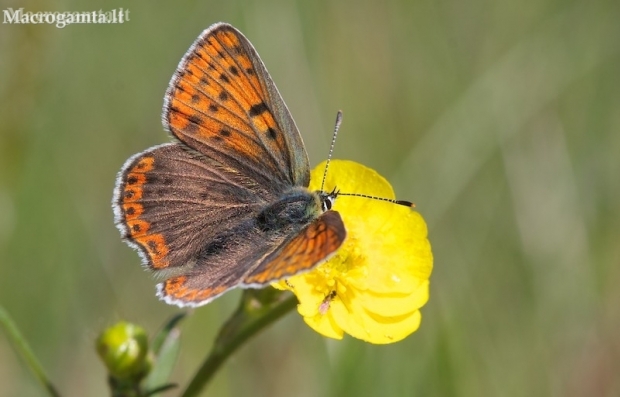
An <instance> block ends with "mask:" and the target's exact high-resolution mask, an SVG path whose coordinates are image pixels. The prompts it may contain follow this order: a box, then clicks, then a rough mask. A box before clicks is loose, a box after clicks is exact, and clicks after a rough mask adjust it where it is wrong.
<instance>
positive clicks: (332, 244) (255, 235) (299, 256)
mask: <svg viewBox="0 0 620 397" xmlns="http://www.w3.org/2000/svg"><path fill="white" fill-rule="evenodd" d="M252 224H253V223H252V222H249V223H248V224H246V225H241V226H240V227H238V228H237V230H234V231H233V233H234V236H235V237H234V238H232V237H229V236H223V238H222V239H221V244H220V245H218V246H217V247H214V249H212V250H208V251H210V252H206V251H203V252H202V253H201V254H200V255H199V256H198V257H197V258H196V260H195V261H194V262H193V263H192V266H191V267H188V268H187V269H185V271H184V273H183V274H181V275H177V276H175V277H171V278H169V279H168V280H166V281H164V282H163V283H160V284H159V285H158V287H157V288H158V296H159V297H160V298H162V299H163V300H165V301H166V302H167V303H170V304H176V305H181V306H185V305H189V306H200V305H203V304H206V303H209V302H210V301H212V300H213V299H215V298H216V297H218V296H219V295H221V294H223V293H224V292H226V291H227V290H229V289H231V288H235V287H261V286H265V285H267V284H269V283H271V282H273V281H276V280H279V279H282V278H286V277H289V276H292V275H294V274H297V273H299V272H302V271H307V270H310V269H312V268H313V267H315V266H316V265H317V264H319V263H321V262H323V261H325V260H326V259H328V258H329V257H330V256H331V255H332V254H333V253H334V252H335V251H336V250H337V249H338V248H339V247H340V245H341V244H342V242H343V241H344V239H345V237H346V231H345V228H344V224H343V223H342V219H341V218H340V215H339V214H338V213H337V212H334V211H328V212H325V213H324V214H322V215H321V216H319V217H318V218H317V219H315V220H314V221H312V222H311V223H309V224H307V225H305V226H303V227H301V228H300V227H299V226H296V225H289V226H288V227H287V229H286V230H285V232H284V233H280V232H277V233H272V234H261V233H259V232H257V230H256V229H254V228H252V227H251V226H252ZM290 236H292V237H290Z"/></svg>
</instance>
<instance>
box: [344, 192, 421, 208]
mask: <svg viewBox="0 0 620 397" xmlns="http://www.w3.org/2000/svg"><path fill="white" fill-rule="evenodd" d="M338 196H351V197H363V198H367V199H371V200H379V201H386V202H388V203H392V204H398V205H404V206H405V207H412V208H413V207H415V204H414V203H412V202H411V201H406V200H394V199H389V198H385V197H377V196H369V195H367V194H361V193H341V192H338Z"/></svg>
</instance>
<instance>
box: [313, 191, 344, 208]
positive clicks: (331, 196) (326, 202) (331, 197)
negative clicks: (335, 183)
mask: <svg viewBox="0 0 620 397" xmlns="http://www.w3.org/2000/svg"><path fill="white" fill-rule="evenodd" d="M338 193H340V191H339V190H336V188H334V190H332V191H331V193H327V192H324V191H318V192H317V194H318V195H319V199H320V200H321V210H322V211H323V212H325V211H329V210H331V209H332V207H333V206H334V203H335V202H336V197H337V196H338Z"/></svg>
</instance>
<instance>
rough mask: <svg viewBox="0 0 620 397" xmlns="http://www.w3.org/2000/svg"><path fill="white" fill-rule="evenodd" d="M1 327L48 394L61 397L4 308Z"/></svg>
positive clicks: (0, 310) (0, 320)
mask: <svg viewBox="0 0 620 397" xmlns="http://www.w3.org/2000/svg"><path fill="white" fill-rule="evenodd" d="M0 325H2V327H4V330H5V331H6V333H7V336H8V338H9V341H10V343H11V345H13V348H14V349H15V351H17V354H19V355H20V356H22V358H23V359H24V361H25V362H26V365H27V366H28V367H29V368H30V370H31V371H32V373H33V374H34V376H35V377H36V378H37V380H38V381H39V383H41V385H42V386H43V388H44V389H45V390H47V393H48V394H49V395H50V396H52V397H60V394H59V393H58V391H57V390H56V388H55V387H54V385H52V382H51V381H50V380H49V379H48V377H47V375H46V374H45V371H44V370H43V367H42V366H41V364H40V363H39V361H37V358H36V357H35V355H34V353H33V352H32V350H31V349H30V346H28V343H27V342H26V339H24V337H23V336H22V334H21V333H20V332H19V329H17V326H16V325H15V323H14V322H13V320H11V317H10V316H9V314H8V313H7V312H6V310H4V308H3V307H2V306H0Z"/></svg>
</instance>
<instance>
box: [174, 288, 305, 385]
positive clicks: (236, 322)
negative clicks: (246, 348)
mask: <svg viewBox="0 0 620 397" xmlns="http://www.w3.org/2000/svg"><path fill="white" fill-rule="evenodd" d="M261 291H264V290H261ZM271 291H274V292H268V293H271V295H272V297H273V296H274V293H275V297H276V299H274V300H272V301H271V302H269V303H264V299H260V297H258V299H257V295H258V294H263V295H262V296H263V297H264V296H265V295H264V293H262V292H256V290H246V291H244V294H243V298H242V299H241V304H240V305H239V308H238V309H237V311H236V312H235V313H234V314H233V315H232V317H231V318H229V319H228V321H227V322H226V324H224V326H223V327H222V329H221V330H220V333H219V334H218V336H217V338H216V339H215V343H214V345H213V349H212V350H211V353H210V354H209V356H207V358H206V360H205V361H204V362H203V363H202V365H201V366H200V368H199V369H198V371H197V372H196V374H195V375H194V378H193V379H192V381H191V382H190V384H189V385H188V386H187V388H186V389H185V391H184V392H183V394H182V395H181V397H195V396H198V395H199V393H200V392H201V391H202V390H203V389H204V387H205V386H206V385H207V384H208V383H209V381H210V380H211V378H212V377H213V375H215V373H216V372H217V371H218V369H219V368H220V367H221V366H222V364H223V363H224V362H225V361H226V359H227V358H228V357H230V355H232V353H234V352H235V351H236V350H237V349H238V348H239V347H240V346H241V345H243V343H244V342H245V341H247V340H248V339H249V338H250V337H252V336H253V335H256V334H257V333H258V332H259V331H260V330H262V329H263V328H265V327H266V326H267V325H269V324H271V323H273V322H275V321H276V320H277V319H279V318H280V317H282V316H283V315H285V314H286V313H288V312H289V311H291V310H292V309H294V308H295V306H296V305H297V298H296V297H295V296H294V295H291V296H288V297H287V296H286V295H283V293H282V292H281V291H275V290H271ZM272 299H273V298H272Z"/></svg>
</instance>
